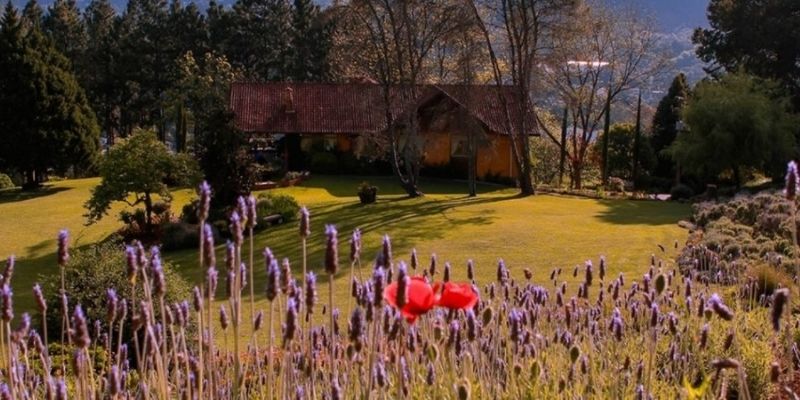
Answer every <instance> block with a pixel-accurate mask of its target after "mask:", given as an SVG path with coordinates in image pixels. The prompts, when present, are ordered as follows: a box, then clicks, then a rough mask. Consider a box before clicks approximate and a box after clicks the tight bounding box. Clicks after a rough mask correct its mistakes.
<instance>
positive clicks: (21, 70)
mask: <svg viewBox="0 0 800 400" xmlns="http://www.w3.org/2000/svg"><path fill="white" fill-rule="evenodd" d="M0 25H2V28H0V71H3V73H2V74H0V109H2V110H3V112H2V113H1V114H0V125H1V126H3V130H2V132H0V160H3V162H4V163H5V164H7V165H6V166H8V167H12V168H14V169H16V170H18V171H21V172H23V173H24V174H25V177H26V183H25V184H26V186H29V187H31V186H37V185H39V184H40V183H41V182H43V181H44V179H45V177H46V174H47V172H48V170H49V169H55V171H56V172H64V171H66V170H67V169H68V168H69V167H72V166H74V167H78V168H86V167H88V166H91V165H92V163H93V161H94V157H95V156H96V154H97V150H98V144H99V143H98V142H99V129H98V126H97V121H96V119H95V116H94V112H93V111H92V109H91V107H90V106H89V103H88V101H87V99H86V95H85V93H84V91H83V89H82V88H81V87H80V85H79V83H78V81H77V80H76V78H75V76H74V75H73V73H72V70H71V67H70V63H69V60H68V59H67V58H66V57H64V56H63V55H62V54H61V53H60V52H59V51H58V50H57V49H56V47H55V46H54V45H53V43H52V42H51V41H50V40H49V39H48V38H46V37H45V36H44V35H43V34H42V32H41V31H40V30H39V28H38V26H33V27H30V28H26V27H25V26H24V25H23V24H22V22H21V21H20V18H19V16H18V14H17V12H16V10H15V9H14V7H13V5H12V4H11V3H8V4H7V6H6V8H5V12H4V14H3V16H2V19H0Z"/></svg>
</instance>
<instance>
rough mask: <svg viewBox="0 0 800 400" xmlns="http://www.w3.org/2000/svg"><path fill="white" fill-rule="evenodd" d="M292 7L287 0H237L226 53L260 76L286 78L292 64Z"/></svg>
mask: <svg viewBox="0 0 800 400" xmlns="http://www.w3.org/2000/svg"><path fill="white" fill-rule="evenodd" d="M291 13H292V10H291V7H290V6H289V4H288V3H287V1H286V0H237V2H236V4H234V6H233V26H234V28H235V29H234V30H233V31H232V35H231V38H230V44H229V46H228V48H227V52H226V55H227V56H228V57H229V58H230V60H231V62H232V63H233V65H234V66H236V67H237V68H242V69H244V70H245V71H246V72H247V74H248V75H250V76H251V77H252V78H254V79H259V80H282V79H286V77H287V76H288V75H289V73H288V72H289V68H290V64H291V61H290V60H291V31H292V27H291V24H292V16H291Z"/></svg>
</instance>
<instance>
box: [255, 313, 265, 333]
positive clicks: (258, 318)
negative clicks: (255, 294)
mask: <svg viewBox="0 0 800 400" xmlns="http://www.w3.org/2000/svg"><path fill="white" fill-rule="evenodd" d="M263 322H264V312H262V311H261V310H259V311H258V312H257V313H256V317H255V318H253V332H257V331H258V330H259V329H261V325H262V323H263Z"/></svg>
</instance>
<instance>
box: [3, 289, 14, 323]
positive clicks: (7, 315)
mask: <svg viewBox="0 0 800 400" xmlns="http://www.w3.org/2000/svg"><path fill="white" fill-rule="evenodd" d="M13 297H14V293H13V292H12V291H11V286H9V284H8V283H6V284H4V285H3V287H2V289H0V319H2V320H3V321H5V322H9V321H11V320H12V319H13V318H14V306H13Z"/></svg>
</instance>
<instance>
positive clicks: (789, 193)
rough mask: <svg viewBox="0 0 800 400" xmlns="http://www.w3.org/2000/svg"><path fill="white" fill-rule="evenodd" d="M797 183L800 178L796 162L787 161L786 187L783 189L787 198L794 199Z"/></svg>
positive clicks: (799, 181)
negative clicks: (799, 177)
mask: <svg viewBox="0 0 800 400" xmlns="http://www.w3.org/2000/svg"><path fill="white" fill-rule="evenodd" d="M798 185H800V179H798V175H797V163H796V162H794V161H789V165H788V166H787V167H786V188H785V189H784V191H783V193H784V194H785V195H786V198H787V199H789V200H794V199H795V198H796V197H797V188H798Z"/></svg>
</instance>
